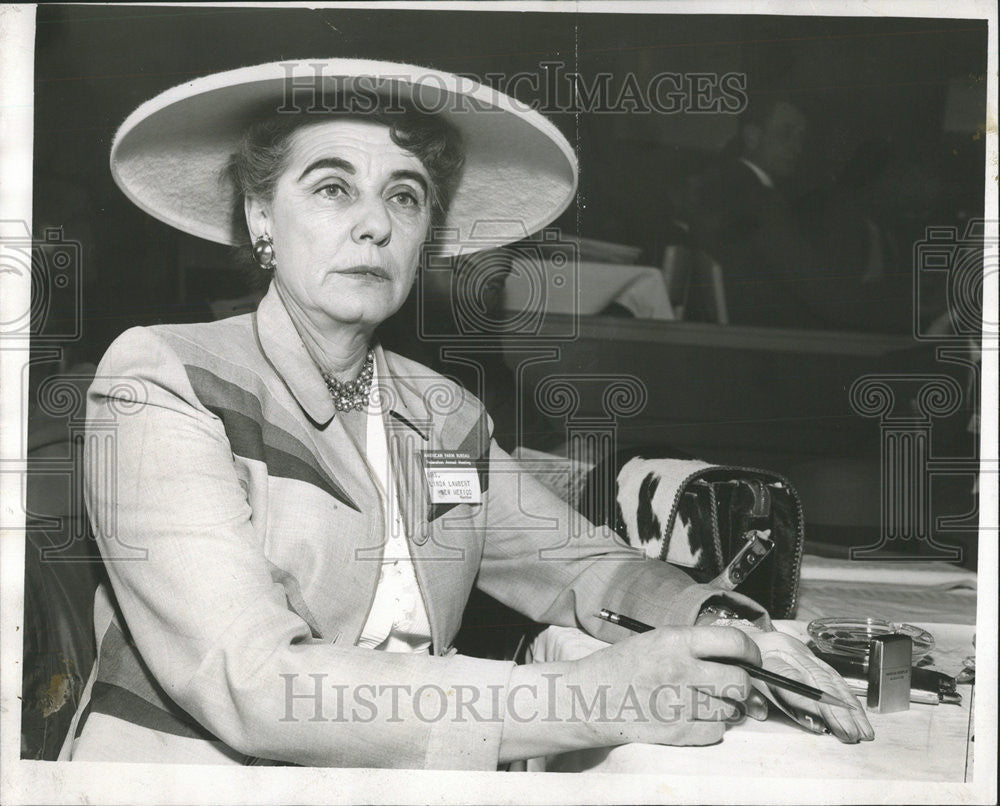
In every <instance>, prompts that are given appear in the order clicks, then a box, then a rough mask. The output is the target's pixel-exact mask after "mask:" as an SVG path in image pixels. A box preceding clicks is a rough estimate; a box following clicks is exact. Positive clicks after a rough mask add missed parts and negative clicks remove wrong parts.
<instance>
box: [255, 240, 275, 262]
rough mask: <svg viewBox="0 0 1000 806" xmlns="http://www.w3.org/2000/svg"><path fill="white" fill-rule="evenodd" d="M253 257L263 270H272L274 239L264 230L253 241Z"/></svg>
mask: <svg viewBox="0 0 1000 806" xmlns="http://www.w3.org/2000/svg"><path fill="white" fill-rule="evenodd" d="M253 259H254V260H256V261H257V265H258V266H260V267H261V268H262V269H263V270H264V271H274V266H275V263H274V241H273V240H271V236H270V235H268V234H267V233H266V232H265V233H264V234H263V235H261V236H260V237H259V238H258V239H257V240H256V241H254V242H253Z"/></svg>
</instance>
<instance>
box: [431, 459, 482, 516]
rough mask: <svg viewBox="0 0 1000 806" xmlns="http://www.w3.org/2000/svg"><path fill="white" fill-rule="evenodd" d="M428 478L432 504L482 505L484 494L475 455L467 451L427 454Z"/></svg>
mask: <svg viewBox="0 0 1000 806" xmlns="http://www.w3.org/2000/svg"><path fill="white" fill-rule="evenodd" d="M423 459H424V475H425V476H426V477H427V486H428V487H429V488H430V491H431V503H432V504H481V503H482V502H483V491H482V490H481V489H480V487H479V473H478V472H477V471H476V465H475V462H473V461H472V456H471V454H469V453H467V452H465V451H424V452H423Z"/></svg>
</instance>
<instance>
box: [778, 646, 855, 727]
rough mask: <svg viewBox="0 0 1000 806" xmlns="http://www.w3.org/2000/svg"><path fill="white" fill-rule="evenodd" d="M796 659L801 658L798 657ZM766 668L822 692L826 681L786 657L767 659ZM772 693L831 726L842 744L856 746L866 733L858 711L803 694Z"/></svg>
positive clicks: (780, 691) (782, 691)
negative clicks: (855, 713)
mask: <svg viewBox="0 0 1000 806" xmlns="http://www.w3.org/2000/svg"><path fill="white" fill-rule="evenodd" d="M796 660H798V659H797V658H796ZM765 666H766V667H767V669H769V670H770V671H773V672H775V673H777V674H781V675H784V676H786V677H790V678H791V679H792V680H798V681H800V682H802V683H805V684H807V685H812V686H814V687H816V688H820V689H822V685H823V682H824V681H822V680H816V679H814V676H813V675H810V674H809V673H808V672H805V671H803V670H802V669H801V668H799V667H798V665H797V664H796V665H792V663H790V662H789V659H787V658H786V657H784V656H783V655H782V656H778V655H777V654H770V655H768V657H767V658H765ZM817 684H818V685H817ZM772 691H774V694H775V696H776V697H779V698H780V699H781V700H782V702H785V703H787V704H788V705H789V706H790V707H792V708H793V709H796V710H798V711H801V712H803V713H805V714H810V715H812V716H813V718H815V719H818V720H820V721H822V722H823V723H824V724H826V725H827V727H829V728H830V730H831V731H832V732H833V735H834V736H836V737H837V738H838V739H840V741H842V742H846V743H849V744H854V743H856V742H858V741H860V740H861V738H862V736H863V735H864V731H863V730H862V728H861V726H860V725H859V724H858V723H857V722H856V721H855V719H854V715H853V711H854V710H855V709H848V708H841V707H839V706H831V705H825V704H823V703H818V702H816V701H815V700H811V699H809V698H808V697H803V696H801V695H799V694H795V693H793V692H790V691H785V690H782V689H777V688H774V689H772ZM830 693H833V692H830ZM848 702H850V700H848Z"/></svg>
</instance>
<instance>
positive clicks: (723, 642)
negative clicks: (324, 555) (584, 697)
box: [573, 627, 760, 745]
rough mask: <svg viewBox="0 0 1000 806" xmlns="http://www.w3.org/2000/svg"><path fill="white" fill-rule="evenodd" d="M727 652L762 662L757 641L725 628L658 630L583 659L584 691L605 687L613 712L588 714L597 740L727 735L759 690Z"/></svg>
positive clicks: (687, 740)
mask: <svg viewBox="0 0 1000 806" xmlns="http://www.w3.org/2000/svg"><path fill="white" fill-rule="evenodd" d="M709 658H712V659H714V660H709ZM719 659H733V660H741V661H745V662H748V663H754V664H757V663H760V655H759V653H758V650H757V647H756V646H755V645H754V643H753V642H752V641H751V640H749V639H748V638H747V636H746V635H745V634H743V633H742V632H740V631H739V630H736V629H732V628H725V627H723V628H718V627H716V628H703V627H689V628H661V629H657V630H652V631H650V632H647V633H643V634H641V635H636V636H633V637H632V638H628V639H626V640H624V641H620V642H619V643H617V644H613V645H612V646H609V647H607V648H606V649H602V650H600V651H598V652H595V653H593V654H592V655H589V656H587V657H586V658H583V659H581V660H579V661H577V665H578V668H577V670H576V675H575V676H574V681H573V682H574V684H575V685H577V686H578V687H579V689H578V690H579V691H580V692H581V693H584V692H587V691H592V692H598V691H599V689H600V687H601V686H604V687H605V691H606V700H607V703H608V715H609V716H610V717H611V719H609V720H607V721H605V722H602V721H596V720H588V723H589V725H590V726H591V728H592V729H593V730H594V731H596V732H597V734H598V735H596V736H595V740H596V741H598V742H599V743H600V744H601V745H612V744H622V743H625V742H649V743H655V744H674V745H703V744H713V743H715V742H718V741H721V739H722V735H723V733H724V732H725V728H726V723H727V722H731V721H733V720H737V719H739V718H741V717H742V714H743V712H745V711H746V710H748V706H747V699H748V698H751V697H756V696H759V695H757V692H755V691H754V689H753V684H752V681H751V680H750V677H749V675H747V673H746V672H744V671H743V670H742V669H741V668H739V667H738V666H735V665H730V664H727V663H720V662H718V660H719ZM591 696H593V695H591ZM619 703H621V704H622V705H623V706H624V707H622V708H620V707H619ZM750 710H752V707H751V708H750ZM619 716H621V717H625V718H624V719H619V718H617V717H619Z"/></svg>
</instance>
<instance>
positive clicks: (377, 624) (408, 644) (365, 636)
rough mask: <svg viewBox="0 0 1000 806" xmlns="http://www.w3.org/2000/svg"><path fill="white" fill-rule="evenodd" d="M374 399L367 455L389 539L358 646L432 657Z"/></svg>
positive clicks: (428, 629)
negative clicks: (418, 653) (426, 654)
mask: <svg viewBox="0 0 1000 806" xmlns="http://www.w3.org/2000/svg"><path fill="white" fill-rule="evenodd" d="M372 388H373V389H377V388H378V365H376V366H375V372H374V374H373V379H372ZM372 397H373V398H376V400H373V401H372V400H370V402H369V404H368V425H367V429H368V430H367V434H366V440H365V443H366V447H365V451H366V453H367V458H368V463H369V465H370V466H371V468H372V471H373V472H374V474H375V479H376V483H377V485H378V488H379V494H380V496H381V499H382V510H383V512H384V514H385V524H386V533H387V534H386V541H385V554H384V555H383V559H382V573H381V576H380V577H379V581H378V587H377V588H376V590H375V600H374V601H373V602H372V609H371V612H370V613H369V614H368V620H367V621H366V622H365V627H364V629H363V630H362V631H361V638H360V639H359V640H358V646H362V647H367V648H369V649H381V650H384V651H386V652H428V651H429V650H430V645H431V626H430V622H429V621H428V619H427V610H426V609H425V607H424V601H423V598H422V596H421V594H420V588H419V586H418V585H417V578H416V574H415V573H414V569H413V558H412V557H411V555H410V547H409V543H408V541H407V539H406V531H405V527H404V524H403V518H402V515H401V513H400V511H399V502H398V499H397V496H396V484H395V480H394V478H393V476H392V463H391V462H390V461H389V444H388V442H387V440H386V435H385V425H384V420H383V412H382V407H381V405H380V402H379V400H378V399H377V398H378V397H379V396H378V395H372Z"/></svg>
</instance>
